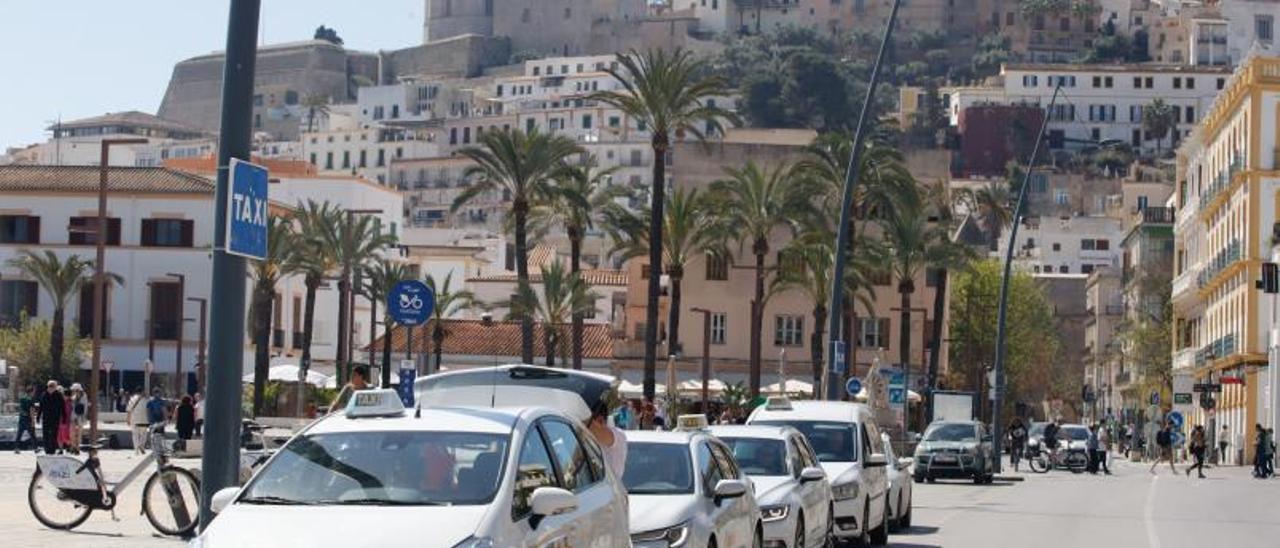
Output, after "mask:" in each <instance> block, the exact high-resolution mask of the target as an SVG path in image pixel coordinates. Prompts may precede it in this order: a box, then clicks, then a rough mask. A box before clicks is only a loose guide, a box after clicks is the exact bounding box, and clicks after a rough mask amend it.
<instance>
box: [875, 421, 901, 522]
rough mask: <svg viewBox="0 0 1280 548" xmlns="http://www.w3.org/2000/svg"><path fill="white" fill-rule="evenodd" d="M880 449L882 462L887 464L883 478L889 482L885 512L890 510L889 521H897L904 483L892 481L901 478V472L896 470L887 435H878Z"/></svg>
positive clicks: (893, 454)
mask: <svg viewBox="0 0 1280 548" xmlns="http://www.w3.org/2000/svg"><path fill="white" fill-rule="evenodd" d="M880 447H881V450H882V451H883V452H884V460H885V461H886V462H888V463H889V464H888V465H886V466H885V468H884V470H885V477H886V478H887V479H888V480H889V494H888V495H886V496H887V497H888V499H887V500H888V501H889V503H888V506H886V507H885V510H886V511H890V510H892V511H890V512H889V519H897V518H898V515H899V514H901V513H902V502H903V497H902V485H903V483H906V482H904V481H902V480H901V479H898V481H894V480H895V479H897V478H900V477H901V474H902V471H901V470H899V469H898V454H897V453H894V452H893V443H892V441H891V440H890V439H889V434H887V433H884V432H881V433H880Z"/></svg>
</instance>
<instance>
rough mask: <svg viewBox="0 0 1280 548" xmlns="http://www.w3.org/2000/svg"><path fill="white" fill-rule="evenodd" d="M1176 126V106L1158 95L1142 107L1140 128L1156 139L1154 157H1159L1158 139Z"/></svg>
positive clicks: (1162, 137)
mask: <svg viewBox="0 0 1280 548" xmlns="http://www.w3.org/2000/svg"><path fill="white" fill-rule="evenodd" d="M1177 127H1178V107H1177V106H1176V105H1171V104H1169V103H1166V102H1164V99H1161V98H1159V97H1157V98H1155V100H1153V101H1151V103H1150V104H1148V105H1146V106H1143V107H1142V129H1143V130H1145V131H1146V132H1147V133H1148V134H1150V135H1151V136H1152V137H1155V139H1156V157H1157V158H1158V157H1160V141H1161V140H1162V139H1164V137H1165V136H1166V135H1168V134H1169V132H1170V131H1173V130H1174V129H1175V128H1177Z"/></svg>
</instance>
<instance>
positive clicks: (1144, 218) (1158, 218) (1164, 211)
mask: <svg viewBox="0 0 1280 548" xmlns="http://www.w3.org/2000/svg"><path fill="white" fill-rule="evenodd" d="M1139 213H1140V217H1141V218H1140V219H1139V220H1140V222H1142V223H1143V224H1166V225H1171V224H1173V220H1174V217H1175V215H1174V209H1173V208H1172V207H1148V208H1144V209H1142V210H1141V211H1140V212H1139Z"/></svg>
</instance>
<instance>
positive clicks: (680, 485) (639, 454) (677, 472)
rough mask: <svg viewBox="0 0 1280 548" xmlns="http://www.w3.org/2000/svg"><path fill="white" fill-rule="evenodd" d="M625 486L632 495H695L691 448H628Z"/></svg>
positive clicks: (666, 445)
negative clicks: (690, 457) (693, 493)
mask: <svg viewBox="0 0 1280 548" xmlns="http://www.w3.org/2000/svg"><path fill="white" fill-rule="evenodd" d="M625 470H626V472H624V473H623V474H622V483H623V484H624V485H626V486H627V493H630V494H632V495H679V494H687V493H692V492H693V464H692V463H691V462H690V460H689V446H687V445H683V444H680V445H677V444H674V443H645V442H631V443H628V444H627V467H626V468H625Z"/></svg>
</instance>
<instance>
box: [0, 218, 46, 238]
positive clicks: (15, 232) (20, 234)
mask: <svg viewBox="0 0 1280 548" xmlns="http://www.w3.org/2000/svg"><path fill="white" fill-rule="evenodd" d="M38 243H40V218H39V217H32V216H29V215H0V244H38Z"/></svg>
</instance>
